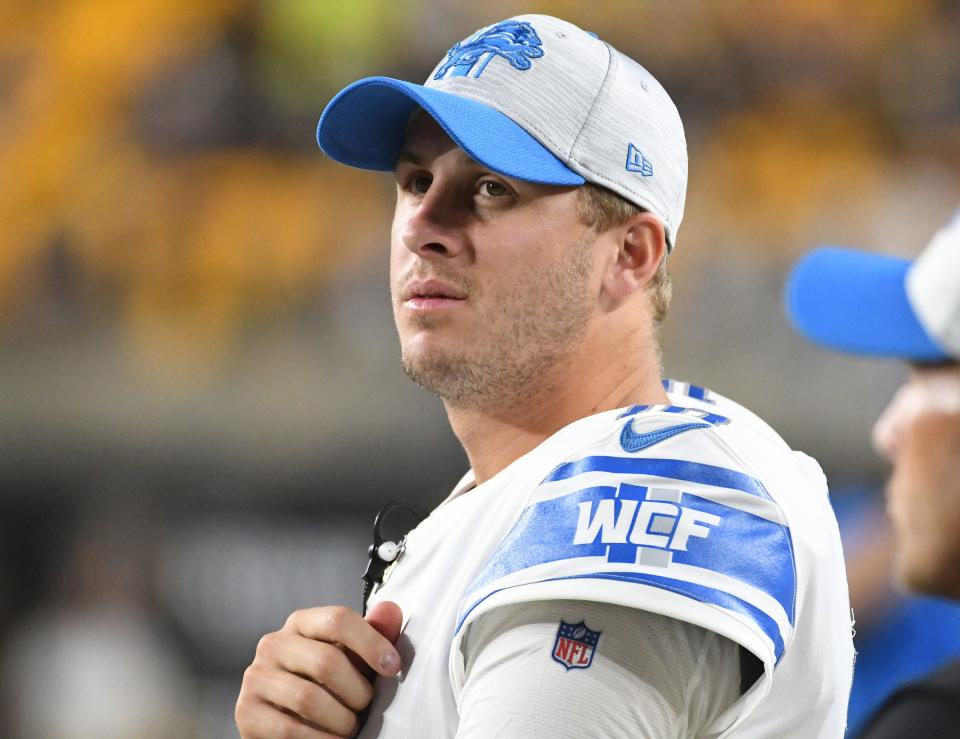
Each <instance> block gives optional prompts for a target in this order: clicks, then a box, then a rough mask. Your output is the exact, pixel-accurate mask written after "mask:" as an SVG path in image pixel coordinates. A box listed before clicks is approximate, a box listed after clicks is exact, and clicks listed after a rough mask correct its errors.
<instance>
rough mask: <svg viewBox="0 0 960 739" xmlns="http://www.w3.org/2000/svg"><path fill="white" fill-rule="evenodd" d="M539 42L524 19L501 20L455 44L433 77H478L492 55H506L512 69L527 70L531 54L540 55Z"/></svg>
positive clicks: (530, 63)
mask: <svg viewBox="0 0 960 739" xmlns="http://www.w3.org/2000/svg"><path fill="white" fill-rule="evenodd" d="M542 45H543V42H542V41H541V40H540V37H539V36H538V35H537V32H536V31H535V30H533V26H531V25H530V24H529V23H527V22H526V21H503V22H502V23H497V24H495V25H493V26H488V27H487V28H483V29H481V30H479V31H477V32H476V33H475V34H473V35H472V36H470V38H468V39H465V40H464V41H458V42H457V43H456V44H454V45H453V48H451V49H450V51H448V52H447V60H446V61H445V62H444V63H443V66H441V67H440V69H438V70H437V73H436V74H435V75H433V78H434V79H435V80H442V79H444V78H447V77H468V76H469V77H474V78H476V77H479V76H480V75H481V74H483V70H484V69H486V68H487V65H488V64H489V63H490V61H491V60H492V59H493V58H494V57H495V56H499V57H503V58H504V59H506V60H507V61H508V62H510V65H511V66H512V67H513V68H514V69H519V70H527V69H530V67H531V66H532V62H531V61H530V59H531V58H537V57H541V56H543V49H542V48H541V46H542ZM474 67H477V69H474Z"/></svg>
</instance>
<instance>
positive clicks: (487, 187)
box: [480, 180, 507, 198]
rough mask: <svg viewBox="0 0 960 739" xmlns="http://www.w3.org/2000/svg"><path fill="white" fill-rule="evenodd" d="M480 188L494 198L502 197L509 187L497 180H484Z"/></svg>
mask: <svg viewBox="0 0 960 739" xmlns="http://www.w3.org/2000/svg"><path fill="white" fill-rule="evenodd" d="M480 189H481V190H482V192H483V194H484V195H489V196H490V197H493V198H498V197H502V196H503V195H506V194H507V187H506V185H504V184H503V183H502V182H497V181H496V180H484V181H483V182H482V183H481V184H480Z"/></svg>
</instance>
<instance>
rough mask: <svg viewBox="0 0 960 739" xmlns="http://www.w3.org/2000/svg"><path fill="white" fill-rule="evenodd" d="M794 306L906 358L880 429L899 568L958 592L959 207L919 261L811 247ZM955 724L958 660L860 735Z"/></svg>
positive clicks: (836, 334)
mask: <svg viewBox="0 0 960 739" xmlns="http://www.w3.org/2000/svg"><path fill="white" fill-rule="evenodd" d="M787 309H788V313H789V315H790V317H791V320H792V321H793V323H794V325H795V326H796V327H797V329H798V330H799V331H800V332H801V333H802V334H804V335H805V336H807V337H808V338H810V339H811V340H812V341H815V342H817V343H820V344H822V345H824V346H827V347H830V348H833V349H838V350H841V351H846V352H851V353H855V354H865V355H875V356H885V357H897V358H900V359H902V360H904V361H906V362H909V363H910V374H909V377H908V379H907V380H906V381H905V382H904V384H903V386H902V387H901V388H900V389H899V390H898V391H897V393H896V395H894V397H893V399H892V400H891V401H890V404H889V405H888V406H887V408H886V410H885V411H884V412H883V414H882V415H881V416H880V418H879V419H877V421H876V424H875V425H874V429H873V441H874V445H875V446H876V448H877V450H878V451H879V453H880V454H881V455H882V456H884V457H886V458H887V459H888V460H889V461H890V462H891V464H892V465H893V472H892V475H891V477H890V480H889V483H888V485H887V511H888V513H889V516H890V519H891V521H892V523H893V528H894V532H895V539H896V555H895V559H894V562H895V565H894V571H895V573H896V577H897V579H898V581H899V582H900V583H901V584H902V585H904V586H905V587H906V588H908V589H910V590H913V591H915V592H918V593H924V594H929V595H937V596H941V597H945V598H951V599H960V212H958V214H957V215H955V216H954V218H953V220H952V221H951V222H950V223H949V224H948V225H946V226H945V227H944V228H942V229H941V230H940V231H939V232H938V233H937V234H936V236H935V237H934V238H933V240H932V241H931V242H930V243H929V244H928V246H927V247H926V249H925V250H924V252H923V253H922V254H921V255H920V256H919V257H918V258H917V259H916V260H915V261H910V260H905V259H898V258H895V257H890V256H882V255H876V254H866V253H861V252H857V251H853V250H848V249H837V248H833V247H826V248H821V249H818V250H816V251H813V252H811V253H810V254H808V255H806V256H805V257H804V258H803V259H801V260H800V261H799V262H798V263H797V265H796V266H795V267H794V269H793V272H792V273H791V276H790V279H789V281H788V285H787ZM958 723H960V662H952V663H950V664H948V665H946V666H945V667H943V668H941V669H939V670H937V671H936V672H934V673H933V674H932V675H930V676H929V677H927V678H926V679H924V680H921V681H918V682H915V683H912V684H909V685H907V686H905V687H903V688H902V689H900V690H899V691H898V692H896V693H894V694H893V695H892V696H891V697H890V698H889V699H888V700H887V701H886V702H885V703H884V704H883V705H882V706H881V707H880V708H879V709H878V710H877V712H876V713H875V714H874V715H873V717H872V718H871V719H870V720H869V721H868V722H867V724H866V726H865V728H864V729H863V732H862V733H861V734H860V736H862V737H867V738H869V739H884V738H886V737H930V736H944V735H945V733H947V732H949V731H951V730H952V727H955V726H956V725H957V724H958Z"/></svg>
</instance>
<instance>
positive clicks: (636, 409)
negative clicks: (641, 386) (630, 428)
mask: <svg viewBox="0 0 960 739" xmlns="http://www.w3.org/2000/svg"><path fill="white" fill-rule="evenodd" d="M651 408H653V406H652V405H632V406H630V407H629V408H627V410H625V411H624V412H623V413H621V414H620V415H619V416H617V420H618V421H619V420H620V419H621V418H626V417H627V416H635V415H637V414H638V413H643V412H644V411H648V410H650V409H651ZM663 412H664V413H688V414H689V415H691V416H693V417H694V418H698V419H700V420H701V421H706V422H707V423H709V424H713V425H714V426H722V425H723V424H726V423H730V419H729V418H727V417H726V416H721V415H720V414H719V413H707V412H706V411H702V410H700V409H699V408H684V407H683V406H680V405H668V406H664V407H663Z"/></svg>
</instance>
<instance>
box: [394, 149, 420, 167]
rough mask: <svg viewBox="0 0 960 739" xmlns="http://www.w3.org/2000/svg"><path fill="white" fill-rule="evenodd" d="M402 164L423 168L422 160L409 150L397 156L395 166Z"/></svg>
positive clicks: (404, 150)
mask: <svg viewBox="0 0 960 739" xmlns="http://www.w3.org/2000/svg"><path fill="white" fill-rule="evenodd" d="M403 162H409V163H410V164H416V165H417V166H418V167H421V166H423V160H422V159H420V157H418V156H417V155H416V154H414V153H413V152H412V151H410V150H409V149H403V150H402V151H401V152H400V153H399V154H397V164H401V163H403Z"/></svg>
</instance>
